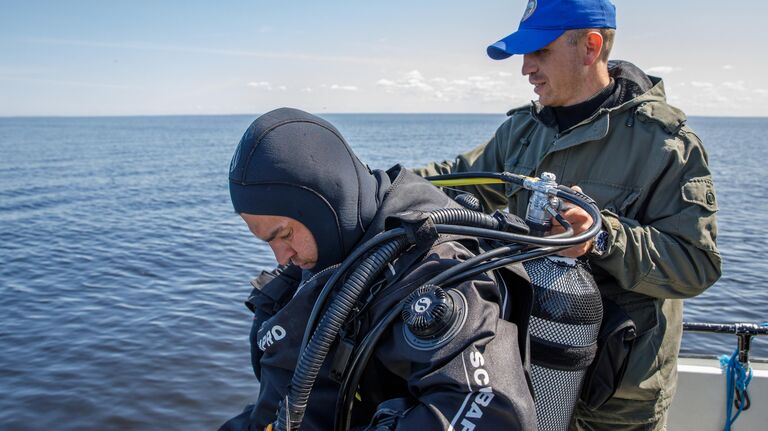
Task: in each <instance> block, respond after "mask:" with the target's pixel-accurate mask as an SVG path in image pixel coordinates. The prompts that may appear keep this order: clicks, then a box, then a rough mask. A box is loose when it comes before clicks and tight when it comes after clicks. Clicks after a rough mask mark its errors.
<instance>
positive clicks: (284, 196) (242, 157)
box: [229, 108, 381, 272]
mask: <svg viewBox="0 0 768 431" xmlns="http://www.w3.org/2000/svg"><path fill="white" fill-rule="evenodd" d="M378 176H381V174H379V175H378ZM229 191H230V197H231V198H232V205H233V206H234V209H235V211H236V212H237V213H246V214H253V215H277V216H283V217H290V218H293V219H295V220H297V221H299V222H301V223H302V224H304V225H305V226H306V227H307V228H308V229H309V230H310V232H312V234H313V236H314V237H315V241H316V243H317V247H318V261H317V265H316V266H315V268H313V272H315V271H319V270H321V269H323V268H326V267H328V266H330V265H332V264H335V263H338V262H340V261H341V260H342V259H343V258H344V256H346V255H347V254H348V253H349V252H350V250H351V249H352V248H353V246H354V245H355V244H357V243H358V242H359V240H360V238H361V237H362V236H363V234H364V233H365V231H366V228H367V227H368V225H369V224H370V223H371V220H372V219H373V217H374V215H375V214H376V211H377V209H378V205H377V198H378V197H379V196H378V194H379V192H378V191H379V181H378V180H377V174H375V173H373V172H371V171H370V170H369V169H368V167H367V166H365V165H364V164H363V163H362V162H360V160H359V159H358V158H357V156H355V154H354V153H353V152H352V150H351V149H350V148H349V145H348V144H347V142H346V141H345V140H344V138H343V137H342V136H341V134H340V133H339V131H338V130H336V128H335V127H333V126H332V125H331V124H330V123H328V122H327V121H325V120H323V119H321V118H319V117H317V116H314V115H312V114H309V113H307V112H304V111H300V110H298V109H291V108H280V109H276V110H274V111H271V112H268V113H266V114H264V115H262V116H261V117H259V118H257V119H256V120H255V121H254V122H253V123H252V124H251V126H250V127H249V128H248V129H247V130H246V131H245V134H244V135H243V137H242V139H240V143H239V144H238V146H237V149H236V150H235V154H234V156H233V157H232V162H231V164H230V171H229Z"/></svg>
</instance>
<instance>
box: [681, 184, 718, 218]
mask: <svg viewBox="0 0 768 431" xmlns="http://www.w3.org/2000/svg"><path fill="white" fill-rule="evenodd" d="M681 191H682V194H683V200H684V201H686V202H690V203H694V204H696V205H700V206H702V207H704V208H706V209H707V210H709V211H711V212H715V211H717V209H718V208H717V198H716V197H715V186H714V184H713V183H712V177H710V176H705V177H696V178H691V179H690V180H688V181H686V183H685V184H683V187H682V190H681Z"/></svg>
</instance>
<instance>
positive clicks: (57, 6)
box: [0, 0, 768, 117]
mask: <svg viewBox="0 0 768 431" xmlns="http://www.w3.org/2000/svg"><path fill="white" fill-rule="evenodd" d="M526 3H527V0H506V1H501V0H479V1H467V0H441V1H418V0H411V1H401V0H387V1H356V2H353V1H336V0H323V1H308V0H284V1H280V2H278V1H257V0H251V1H226V0H222V1H217V2H213V1H197V0H188V1H170V0H168V1H161V0H155V1H141V0H132V1H117V0H115V1H100V0H99V1H76V0H70V1H65V0H59V1H35V0H26V1H23V0H17V1H11V0H0V116H5V117H7V116H102V115H177V114H183V115H188V114H193V115H194V114H241V113H242V114H258V113H263V112H266V111H269V110H271V109H274V108H276V107H280V106H291V107H296V108H301V109H304V110H307V111H310V112H315V113H362V112H405V113H422V112H430V113H503V112H506V111H507V110H508V109H510V108H512V107H516V106H520V105H522V104H525V103H527V102H529V101H530V100H532V99H535V98H536V95H535V94H534V93H533V91H532V88H531V86H530V85H529V84H528V81H527V78H525V77H523V76H522V75H521V73H520V69H521V65H522V59H521V58H520V57H519V56H514V57H512V58H510V59H507V60H503V61H494V60H491V59H489V58H488V57H487V56H486V54H485V48H486V46H487V45H488V44H490V43H493V42H495V41H497V40H498V39H500V38H502V37H504V36H506V35H507V34H509V33H512V32H513V31H515V30H516V29H517V26H518V23H519V20H520V18H521V16H522V13H523V10H524V9H525V4H526ZM614 3H615V4H616V7H617V35H616V42H615V46H614V49H613V52H612V55H611V57H612V58H614V59H623V60H628V61H631V62H633V63H635V64H636V65H637V66H639V67H641V68H642V69H643V70H645V71H646V72H647V73H649V74H652V75H656V76H660V77H662V78H663V79H664V82H665V88H666V90H667V95H668V99H669V101H670V103H672V104H673V105H675V106H678V107H680V108H682V109H683V110H684V111H685V112H686V113H687V114H688V115H706V116H768V82H766V77H768V73H766V72H768V54H766V52H767V51H768V48H767V45H768V43H767V42H768V24H766V22H765V19H766V18H765V17H766V16H768V2H766V1H763V0H747V1H741V2H729V1H713V0H698V1H696V0H615V2H614Z"/></svg>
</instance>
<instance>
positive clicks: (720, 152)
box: [0, 114, 768, 430]
mask: <svg viewBox="0 0 768 431" xmlns="http://www.w3.org/2000/svg"><path fill="white" fill-rule="evenodd" d="M324 117H326V118H327V119H328V120H330V121H331V122H332V123H334V124H335V125H336V126H337V127H338V128H339V130H340V131H341V132H342V134H344V135H345V136H346V138H347V140H348V141H349V142H350V144H351V145H352V147H353V148H354V149H355V151H356V152H357V153H358V155H359V156H360V158H361V159H362V160H363V161H364V162H366V163H368V164H369V165H370V166H371V167H372V168H387V167H389V166H391V165H393V164H395V163H402V164H404V165H405V166H418V165H421V164H423V163H426V162H428V161H431V160H441V159H444V158H452V157H453V156H455V155H456V154H458V153H459V152H462V151H466V150H468V149H470V148H472V147H474V146H476V145H479V144H481V143H483V142H485V141H486V140H487V139H488V138H489V137H490V136H491V135H492V134H493V132H494V130H495V129H496V127H497V126H498V125H499V124H500V123H501V122H502V121H503V120H504V117H503V116H499V115H406V114H403V115H351V114H350V115H331V114H329V115H324ZM254 118H255V116H200V117H193V116H185V117H123V118H3V119H0V313H2V317H0V394H2V396H0V429H3V430H21V429H25V430H37V429H54V428H55V429H59V430H83V429H121V430H133V429H152V430H155V429H158V430H159V429H162V430H182V429H183V430H190V429H195V430H197V429H199V430H203V429H215V428H216V427H217V426H218V425H220V424H221V423H222V422H223V421H224V420H226V419H227V418H229V417H231V416H234V415H235V414H237V413H239V412H240V411H241V409H242V408H243V407H244V406H245V405H246V404H247V403H249V402H253V401H254V400H255V399H256V396H257V394H258V383H257V382H256V380H255V378H254V376H253V373H252V371H251V368H250V361H249V347H248V331H249V328H250V324H251V314H250V313H249V312H248V311H247V310H246V308H245V306H244V305H243V300H244V299H245V298H246V296H247V295H248V293H249V291H250V286H249V284H248V281H249V280H250V279H251V278H252V277H254V276H255V275H257V274H258V273H259V271H260V270H261V269H265V268H271V267H273V266H274V264H275V262H274V259H273V258H272V256H271V254H270V252H269V248H268V247H267V246H266V245H265V244H261V243H260V242H259V241H257V240H255V238H253V237H252V236H251V235H250V233H249V232H248V230H247V228H246V226H245V224H244V223H243V222H242V221H241V220H240V219H239V217H238V216H237V215H236V214H234V212H233V210H232V207H231V204H230V202H229V193H228V188H227V187H228V186H227V175H228V167H229V161H230V157H231V155H232V153H233V151H234V148H235V146H236V144H237V142H238V140H239V138H240V136H241V135H242V133H243V131H244V130H245V129H246V127H247V126H248V125H249V124H250V122H251V121H252V120H253V119H254ZM690 124H691V125H692V127H693V128H694V129H695V130H696V131H697V133H698V134H699V136H700V137H701V138H702V140H703V141H704V142H705V145H706V147H707V150H708V151H709V160H710V165H711V168H712V172H713V176H714V179H715V182H716V186H717V194H718V200H719V206H720V212H719V214H718V217H719V235H718V243H719V247H720V250H721V252H722V255H723V277H722V279H721V280H720V281H718V282H717V283H716V284H715V285H714V286H713V287H712V288H710V289H709V290H708V291H706V292H705V293H704V294H702V295H701V296H699V297H696V298H694V299H691V300H687V301H686V305H685V319H686V320H690V321H711V322H736V321H747V322H762V321H765V320H768V316H767V314H768V290H766V286H767V285H768V271H767V270H766V268H768V265H766V253H765V250H766V248H767V246H768V239H766V232H768V215H767V214H768V203H767V202H766V199H765V196H766V192H765V191H764V187H765V184H766V182H768V170H766V168H765V160H766V159H768V148H766V145H765V136H766V134H767V133H768V119H750V118H695V117H694V118H691V119H690ZM683 343H684V344H683V351H684V352H688V353H701V354H712V355H714V354H723V353H730V352H732V351H733V349H734V348H735V339H734V337H731V336H727V335H716V336H713V335H686V336H685V337H684V341H683ZM753 354H754V355H757V356H763V357H768V339H757V340H755V341H754V347H753ZM718 389H719V388H718Z"/></svg>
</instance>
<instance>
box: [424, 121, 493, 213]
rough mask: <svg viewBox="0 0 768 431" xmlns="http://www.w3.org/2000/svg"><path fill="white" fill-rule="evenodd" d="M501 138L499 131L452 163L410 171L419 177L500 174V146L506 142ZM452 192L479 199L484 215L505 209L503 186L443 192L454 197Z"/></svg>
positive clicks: (440, 163) (442, 163)
mask: <svg viewBox="0 0 768 431" xmlns="http://www.w3.org/2000/svg"><path fill="white" fill-rule="evenodd" d="M502 135H503V130H501V129H500V130H499V131H497V132H496V134H495V135H494V137H493V138H491V140H489V141H488V142H486V143H485V144H482V145H480V146H478V147H476V148H473V149H472V150H470V151H468V152H466V153H464V154H460V155H458V156H457V157H456V158H455V159H453V160H443V161H442V162H432V163H429V164H427V165H426V166H423V167H420V168H415V169H413V172H415V173H416V174H417V175H419V176H422V177H428V176H430V175H443V174H450V173H459V172H502V171H504V161H505V160H506V147H507V146H506V145H503V142H504V140H505V138H504V137H503V136H502ZM452 189H459V190H463V191H466V192H471V193H473V194H474V195H475V196H478V198H480V199H481V201H482V203H483V208H485V209H486V210H487V211H493V210H495V209H499V208H503V207H505V206H506V205H507V197H506V196H505V194H504V187H503V186H502V185H496V184H494V185H478V186H463V187H452V188H451V189H446V190H445V192H446V193H447V194H448V195H454V194H455V192H453V190H452Z"/></svg>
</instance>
